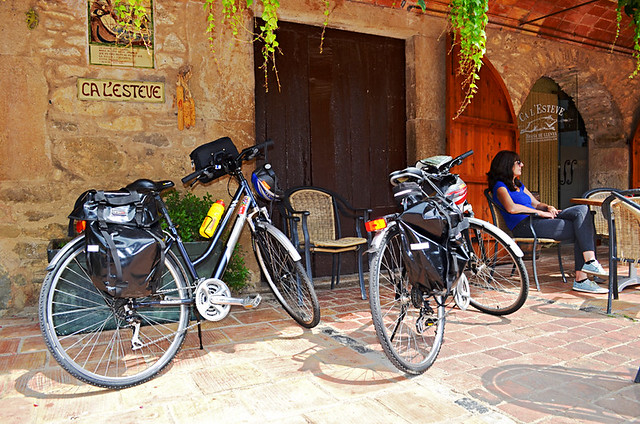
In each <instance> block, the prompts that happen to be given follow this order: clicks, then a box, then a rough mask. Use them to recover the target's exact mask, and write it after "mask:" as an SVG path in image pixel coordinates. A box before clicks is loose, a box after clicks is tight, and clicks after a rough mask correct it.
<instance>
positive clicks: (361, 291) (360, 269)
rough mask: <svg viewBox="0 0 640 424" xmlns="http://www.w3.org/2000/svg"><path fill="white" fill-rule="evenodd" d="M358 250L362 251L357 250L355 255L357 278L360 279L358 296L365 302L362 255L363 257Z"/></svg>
mask: <svg viewBox="0 0 640 424" xmlns="http://www.w3.org/2000/svg"><path fill="white" fill-rule="evenodd" d="M360 250H362V249H361V248H358V250H356V255H358V278H360V294H361V295H362V300H367V293H366V290H365V288H364V277H363V275H362V255H363V253H362V252H360Z"/></svg>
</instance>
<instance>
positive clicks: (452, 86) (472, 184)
mask: <svg viewBox="0 0 640 424" xmlns="http://www.w3.org/2000/svg"><path fill="white" fill-rule="evenodd" d="M458 50H459V49H458V48H457V47H456V48H455V49H454V51H453V53H452V54H449V55H448V56H447V107H446V113H447V154H448V155H451V156H454V157H455V156H457V155H459V154H461V153H464V152H466V151H468V150H473V151H474V154H473V156H471V157H470V158H469V159H467V160H466V161H465V162H463V164H462V165H461V166H458V167H456V168H454V169H453V171H454V172H456V173H458V174H460V177H461V178H462V179H463V180H464V181H465V182H466V183H467V186H468V188H467V190H468V195H467V200H468V201H469V203H471V206H473V211H474V213H475V216H476V217H478V218H480V219H484V220H487V221H491V213H490V212H489V206H488V205H487V202H486V200H485V198H484V194H483V191H484V189H486V188H487V175H486V173H487V171H489V165H490V164H491V160H492V159H493V157H494V156H495V154H496V153H497V152H498V151H500V150H515V151H517V150H518V125H517V123H516V115H515V113H514V111H513V105H512V103H511V98H510V97H509V93H508V91H507V88H506V86H505V84H504V81H503V80H502V77H500V74H499V73H498V71H497V70H496V69H495V68H494V67H493V65H492V64H491V62H489V59H487V58H486V57H485V58H484V59H483V60H482V62H483V66H482V68H481V69H480V80H479V81H478V82H477V84H478V92H477V93H476V94H475V96H474V98H473V100H472V101H471V103H470V104H469V105H467V107H466V109H465V110H464V112H463V113H462V114H461V115H460V116H459V117H457V118H455V119H453V118H454V116H455V114H456V112H457V110H458V108H459V106H460V104H461V102H462V99H463V96H464V93H462V90H461V83H462V77H461V76H460V75H458V54H457V52H458Z"/></svg>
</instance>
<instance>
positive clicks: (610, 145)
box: [487, 29, 640, 188]
mask: <svg viewBox="0 0 640 424" xmlns="http://www.w3.org/2000/svg"><path fill="white" fill-rule="evenodd" d="M487 57H488V58H489V60H490V61H491V63H492V64H493V65H494V66H495V67H496V69H497V70H498V71H499V72H500V74H501V76H502V78H503V80H504V82H505V84H506V86H507V89H508V91H509V94H510V95H511V101H512V102H513V107H514V110H515V112H516V114H518V113H519V111H520V108H521V106H522V104H523V103H524V101H525V99H526V98H527V95H528V94H529V91H530V90H531V87H533V84H535V83H536V81H537V80H538V79H540V78H541V77H549V78H552V79H553V80H554V81H555V82H556V83H558V85H559V86H560V88H561V89H562V90H563V91H564V92H565V93H567V94H568V95H570V96H571V97H572V98H573V99H574V102H576V106H577V107H578V110H579V112H580V114H581V115H582V118H583V120H584V122H585V126H586V130H587V135H588V138H589V173H590V180H589V186H590V187H616V188H628V184H629V180H628V178H629V142H630V140H631V138H632V137H633V133H634V131H635V128H636V125H637V124H638V117H639V116H638V112H639V111H638V94H639V93H640V79H638V78H635V79H630V78H629V75H630V74H631V72H632V71H633V69H634V61H633V60H632V59H631V58H629V57H627V56H622V55H619V54H613V53H609V52H606V51H602V50H594V49H587V48H578V47H577V46H575V45H572V44H563V43H559V42H555V41H550V40H543V39H539V38H535V37H530V36H525V35H519V34H515V33H511V32H507V31H500V30H495V29H490V30H489V31H488V38H487Z"/></svg>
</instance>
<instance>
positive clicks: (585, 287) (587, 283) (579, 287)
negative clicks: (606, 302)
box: [573, 280, 609, 294]
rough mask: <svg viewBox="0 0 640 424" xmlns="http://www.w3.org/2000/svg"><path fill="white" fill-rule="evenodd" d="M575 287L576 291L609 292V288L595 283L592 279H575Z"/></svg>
mask: <svg viewBox="0 0 640 424" xmlns="http://www.w3.org/2000/svg"><path fill="white" fill-rule="evenodd" d="M573 289H574V290H575V291H579V292H585V293H596V294H600V293H609V289H605V288H604V287H600V286H599V285H597V284H596V283H594V282H593V281H591V280H584V281H582V282H580V283H579V282H577V281H574V282H573Z"/></svg>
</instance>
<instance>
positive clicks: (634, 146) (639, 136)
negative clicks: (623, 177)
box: [629, 124, 640, 188]
mask: <svg viewBox="0 0 640 424" xmlns="http://www.w3.org/2000/svg"><path fill="white" fill-rule="evenodd" d="M629 147H630V151H629V156H630V157H631V175H630V177H629V188H640V124H638V126H637V127H636V132H635V133H634V135H633V139H632V140H631V145H630V146H629Z"/></svg>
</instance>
